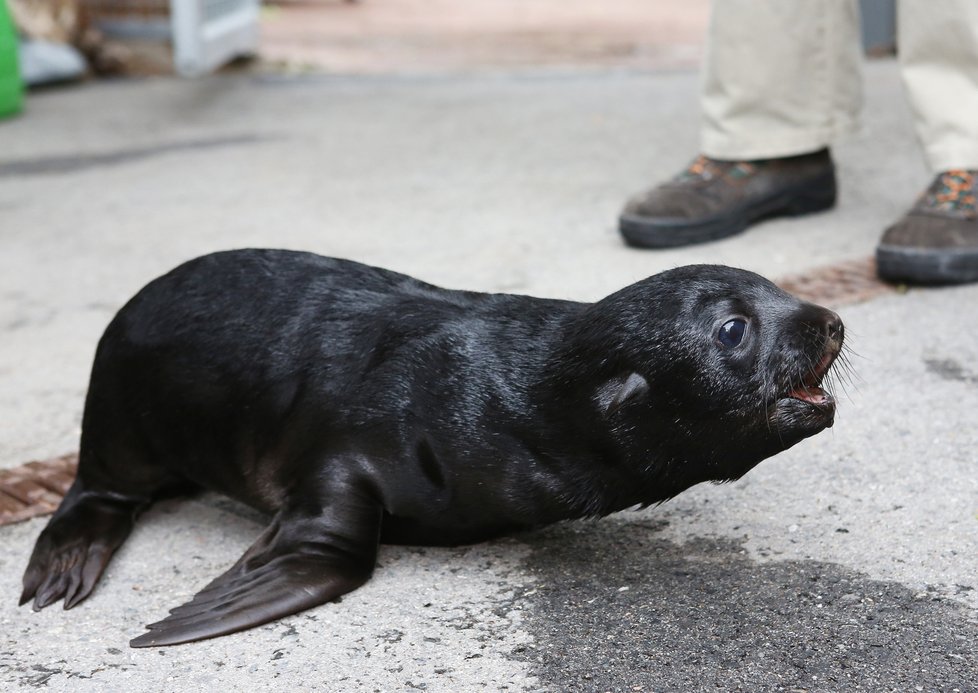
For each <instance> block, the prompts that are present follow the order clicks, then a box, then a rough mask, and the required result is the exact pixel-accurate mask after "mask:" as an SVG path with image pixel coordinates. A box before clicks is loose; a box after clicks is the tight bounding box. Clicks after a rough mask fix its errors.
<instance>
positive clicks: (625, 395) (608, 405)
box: [595, 373, 649, 417]
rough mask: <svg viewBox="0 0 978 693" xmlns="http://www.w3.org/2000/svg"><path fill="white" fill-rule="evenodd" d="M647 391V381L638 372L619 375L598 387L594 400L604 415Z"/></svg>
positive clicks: (611, 412)
mask: <svg viewBox="0 0 978 693" xmlns="http://www.w3.org/2000/svg"><path fill="white" fill-rule="evenodd" d="M648 391H649V381H648V380H646V379H645V378H643V377H642V376H640V375H639V374H638V373H629V374H628V375H619V376H616V377H614V378H612V379H611V380H609V381H608V382H606V383H605V384H604V385H602V386H601V387H599V388H598V392H597V394H595V400H596V401H597V403H598V408H600V409H601V413H602V414H604V415H605V416H606V417H608V416H611V415H612V414H614V413H615V412H616V411H618V410H619V409H620V408H621V406H622V405H623V404H625V403H626V402H629V401H633V400H636V399H638V398H640V397H644V396H645V395H646V394H647V393H648Z"/></svg>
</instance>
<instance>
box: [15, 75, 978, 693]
mask: <svg viewBox="0 0 978 693" xmlns="http://www.w3.org/2000/svg"><path fill="white" fill-rule="evenodd" d="M696 80H697V78H696V75H695V74H694V73H692V72H674V73H659V74H643V73H632V72H621V71H617V72H609V73H595V72H593V71H591V72H589V73H587V74H576V73H573V72H571V73H561V74H553V73H543V74H534V75H522V76H515V75H499V74H497V75H492V76H481V77H466V78H463V77H428V78H420V77H398V78H373V79H344V78H328V79H325V78H318V77H301V78H286V77H276V76H250V75H234V76H220V77H214V78H209V79H205V80H202V81H199V82H190V83H186V82H180V81H176V80H168V79H160V80H145V81H137V82H122V83H100V84H88V85H83V86H80V87H76V88H72V89H66V90H59V91H50V92H44V93H40V94H34V95H32V97H31V99H30V100H29V110H28V113H27V114H26V116H25V117H22V118H20V119H18V120H14V121H9V122H4V123H3V124H0V157H2V161H0V332H2V339H0V426H2V434H0V465H2V466H4V467H12V466H16V465H19V464H21V463H23V462H25V461H27V460H30V459H42V458H45V457H51V456H55V455H58V454H61V453H64V452H68V451H71V450H74V449H76V448H77V435H78V426H79V421H80V417H81V409H82V402H83V397H84V392H85V388H86V381H87V376H88V369H89V367H90V365H91V358H92V354H93V352H94V348H95V343H96V341H97V339H98V336H99V334H100V333H101V330H102V329H103V328H104V326H105V324H106V323H107V322H108V320H109V319H110V318H111V316H112V314H113V312H114V311H115V310H117V309H118V307H119V306H121V305H122V303H123V302H124V301H125V300H126V299H127V298H128V297H129V296H130V295H132V293H134V292H135V291H136V290H137V289H138V288H139V287H140V286H142V285H143V284H145V283H146V282H147V281H148V280H149V279H150V278H152V277H154V276H156V275H158V274H160V273H162V272H164V271H166V270H168V269H169V268H171V267H172V266H174V265H176V264H177V263H179V262H181V261H183V260H185V259H187V258H189V257H192V256H194V255H198V254H201V253H204V252H208V251H211V250H217V249H219V248H229V247H242V246H280V247H290V248H301V249H306V250H312V251H315V252H319V253H323V254H328V255H337V256H341V257H349V258H353V259H357V260H361V261H364V262H368V263H372V264H378V265H382V266H386V267H390V268H392V269H395V270H399V271H403V272H407V273H409V274H413V275H415V276H418V277H420V278H422V279H425V280H427V281H431V282H434V283H438V284H442V285H445V286H451V287H458V288H469V289H478V290H487V291H514V292H520V293H530V294H535V295H541V296H555V297H568V298H577V299H586V300H591V299H595V298H598V297H600V296H603V295H606V294H607V293H610V292H611V291H613V290H615V289H617V288H619V287H621V286H624V285H625V284H628V283H630V282H632V281H634V280H636V279H637V278H640V277H643V276H647V275H649V274H652V273H655V272H657V271H660V270H663V269H666V268H668V267H673V266H677V265H682V264H688V263H693V262H719V263H724V264H730V265H736V266H741V267H747V268H749V269H753V270H756V271H759V272H761V273H763V274H765V275H767V276H770V277H779V276H784V275H788V274H797V273H799V272H803V271H805V270H806V269H811V268H814V267H820V266H823V265H826V264H832V263H834V262H838V261H842V260H850V259H853V258H860V257H865V256H867V255H869V254H870V253H871V252H872V250H873V247H874V245H875V242H876V240H877V238H878V236H879V233H880V232H881V230H882V228H883V227H884V226H885V225H886V224H888V223H889V222H890V221H892V220H893V219H895V218H897V217H898V216H899V215H900V214H901V213H902V212H903V210H904V208H905V207H906V206H907V205H908V204H910V201H911V200H912V199H913V197H914V196H915V195H916V194H917V192H919V190H920V188H922V187H923V186H924V185H925V184H926V182H927V181H928V178H929V177H928V174H927V172H926V170H925V169H924V167H923V165H922V162H921V160H920V157H919V154H918V153H917V149H916V145H915V143H914V140H913V134H912V131H911V127H910V119H909V114H908V112H907V109H906V105H905V103H904V101H903V99H902V94H901V91H900V86H899V79H898V75H897V73H896V70H895V66H894V65H893V64H892V63H890V62H881V63H874V64H871V65H869V66H868V68H867V114H866V120H867V122H868V123H871V124H872V126H871V127H868V128H867V129H866V130H865V131H863V132H862V133H861V134H859V135H856V136H854V137H853V138H851V139H849V140H846V141H845V142H842V143H840V145H839V146H838V147H837V148H836V150H835V152H834V154H835V156H836V158H837V161H838V163H839V178H840V183H841V188H842V196H841V199H840V203H839V206H838V208H837V209H836V210H834V211H832V212H831V213H827V214H821V215H817V216H812V217H805V218H800V219H795V220H777V221H770V222H767V223H764V224H762V225H760V226H758V227H757V228H755V229H753V230H751V231H749V232H747V233H746V234H744V235H743V236H740V237H736V238H733V239H729V240H726V241H724V242H721V243H716V244H713V245H707V246H699V247H694V248H686V249H680V250H675V251H668V252H662V253H646V252H639V251H636V250H630V249H627V248H625V247H624V246H623V245H622V244H621V243H620V241H619V239H618V237H617V235H616V232H615V230H614V220H615V216H616V214H617V212H618V210H619V208H620V206H621V204H622V202H623V201H624V199H625V197H627V196H628V195H629V194H631V193H633V192H635V191H636V190H638V189H639V188H641V187H642V186H644V185H647V184H650V183H651V182H653V181H656V180H661V179H662V178H664V177H666V176H670V175H672V174H673V173H675V171H676V170H678V169H679V168H681V167H682V166H683V165H684V164H685V163H686V162H687V161H688V159H689V158H690V157H691V156H692V155H693V153H694V152H695V148H696V121H695V118H694V117H693V114H695V112H696ZM839 311H840V313H841V315H842V317H843V319H844V320H845V322H846V329H847V341H848V343H849V344H850V345H851V347H852V349H853V351H854V357H853V361H854V369H855V372H856V376H857V377H856V378H855V380H854V381H853V382H851V383H840V385H841V387H840V389H841V390H842V391H843V392H842V394H841V396H840V400H841V401H840V408H839V412H838V416H837V420H836V425H835V427H834V428H833V429H831V430H830V431H827V432H825V433H823V434H821V435H819V436H817V437H816V438H814V439H811V440H808V441H805V442H804V443H802V444H800V445H798V446H797V447H795V448H793V449H792V450H790V451H788V452H787V453H785V454H782V455H780V456H778V457H775V458H773V459H770V460H767V461H765V462H763V463H762V464H761V465H760V466H758V467H757V468H756V469H755V470H753V471H752V472H750V473H749V474H748V475H747V476H746V477H745V478H744V479H742V480H741V481H739V482H736V483H733V484H727V485H723V486H711V485H707V486H701V487H697V488H695V489H692V490H690V491H689V492H687V493H684V494H682V495H680V496H679V497H677V498H676V499H674V500H672V501H670V502H668V503H666V504H663V505H661V506H658V507H653V508H648V509H646V510H642V511H631V512H624V513H620V514H618V515H615V516H613V517H610V518H605V519H603V520H600V521H594V522H579V523H568V524H562V525H559V526H556V527H553V528H550V529H546V530H542V531H539V532H535V533H530V534H524V535H520V536H516V537H511V538H507V539H502V540H499V541H494V542H489V543H485V544H479V545H475V546H469V547H460V548H454V549H444V548H439V549H432V548H414V547H384V548H383V549H382V551H381V554H380V565H379V566H378V569H377V572H376V574H375V577H374V578H373V580H371V581H370V582H369V583H368V584H367V585H365V586H364V587H363V588H361V589H359V590H357V591H355V592H354V593H352V594H349V595H347V596H346V597H344V598H343V600H342V601H341V602H339V603H335V604H328V605H325V606H323V607H321V608H318V609H315V610H312V611H309V612H305V613H303V614H299V615H297V616H294V617H291V618H287V619H283V620H281V621H278V622H276V623H273V624H269V625H267V626H264V627H261V628H257V629H253V630H250V631H247V632H245V633H239V634H235V635H232V636H229V637H225V638H220V639H216V640H212V641H207V642H202V643H195V644H191V645H185V646H178V647H173V648H165V649H150V650H131V649H129V648H128V647H127V645H126V643H127V642H128V640H129V639H130V638H131V637H133V636H135V635H137V634H139V633H140V632H141V630H142V626H143V624H146V623H149V622H152V621H154V620H157V619H159V618H160V617H162V616H163V615H164V614H165V613H166V610H167V609H168V608H170V607H172V606H174V605H176V604H179V603H180V602H181V601H183V600H185V599H186V598H187V597H189V596H190V595H191V594H193V593H194V592H195V591H196V590H197V589H199V588H200V587H201V586H202V585H203V584H205V583H206V582H208V581H209V580H210V579H211V578H213V577H214V576H215V575H217V574H218V573H219V572H221V571H222V570H223V569H224V568H226V567H227V566H228V565H229V564H231V563H232V562H233V561H234V560H236V559H237V557H238V556H239V555H240V554H241V553H242V552H243V551H244V549H245V548H246V547H247V546H248V545H249V544H250V543H251V542H252V541H253V540H254V538H255V537H256V536H257V535H258V534H259V532H260V531H261V528H262V523H263V522H264V519H263V518H261V517H259V516H257V515H255V513H253V512H251V511H249V510H248V509H246V508H243V507H242V506H239V505H237V504H235V503H232V502H230V501H227V500H225V499H221V498H218V497H216V496H209V495H204V496H200V497H196V498H189V499H175V500H169V501H166V502H163V503H160V504H158V505H157V506H156V507H154V508H153V509H152V510H151V511H149V512H148V513H147V514H146V515H145V516H143V518H142V519H141V520H140V522H139V524H138V526H137V528H136V530H135V531H134V533H133V534H132V536H131V538H130V539H129V541H128V542H127V543H126V544H125V546H124V547H123V549H122V550H121V551H120V552H119V554H118V555H117V557H116V558H115V560H114V561H113V562H112V564H111V565H110V566H109V569H108V571H107V573H106V575H105V577H104V578H103V580H102V582H101V584H100V585H99V587H98V588H97V589H96V591H95V593H94V594H93V596H92V597H91V598H90V599H89V600H88V601H87V602H85V603H84V604H82V605H80V606H79V607H77V608H76V609H74V610H72V611H69V612H65V611H62V610H61V609H60V608H58V607H53V608H49V609H46V610H44V611H42V612H40V613H36V614H35V613H32V612H31V611H30V610H29V609H28V608H26V607H25V608H18V607H17V606H16V599H17V596H18V594H19V589H20V576H21V573H22V570H23V568H24V565H25V563H26V560H27V557H28V554H29V551H30V548H31V546H32V544H33V541H34V539H35V538H36V536H37V533H38V532H39V531H40V529H41V527H42V526H43V523H44V520H43V519H41V520H32V521H30V522H26V523H22V524H18V525H11V526H7V527H3V528H0V625H2V628H0V684H2V687H3V688H4V690H33V689H38V688H40V689H45V690H71V691H79V690H81V691H125V690H132V689H139V690H146V691H166V690H174V689H181V690H184V689H186V690H190V689H200V688H204V687H209V688H212V689H218V690H226V689H230V688H233V687H237V688H242V689H248V690H254V689H277V688H289V689H294V690H327V691H344V692H345V691H411V690H426V691H453V692H454V691H479V690H485V691H501V690H507V691H542V690H547V691H603V690H607V691H726V690H738V689H739V690H744V691H801V690H804V691H850V690H866V691H890V690H892V691H901V692H903V691H912V690H924V691H954V690H958V691H975V690H978V683H976V682H978V661H976V654H975V653H976V650H978V647H976V644H975V643H976V634H978V589H976V588H978V580H976V575H978V473H976V472H978V453H976V450H978V416H976V414H975V412H976V411H978V342H976V341H975V338H974V329H975V325H976V324H978V286H967V287H958V288H947V289H934V290H910V291H906V292H894V293H890V294H887V295H884V296H881V297H879V298H875V299H873V300H871V301H869V302H866V303H862V304H858V305H848V306H847V305H843V306H841V307H839Z"/></svg>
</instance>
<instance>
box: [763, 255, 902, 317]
mask: <svg viewBox="0 0 978 693" xmlns="http://www.w3.org/2000/svg"><path fill="white" fill-rule="evenodd" d="M775 284H777V285H778V286H780V287H781V288H782V289H784V290H785V291H787V292H788V293H792V294H794V295H795V296H797V297H799V298H802V299H804V300H806V301H811V302H813V303H821V304H824V305H828V306H844V305H848V304H851V303H861V302H862V301H868V300H869V299H871V298H874V297H876V296H879V295H881V294H885V293H890V292H893V291H896V287H894V286H892V285H891V284H887V283H885V282H883V281H880V279H879V278H878V277H877V276H876V259H875V258H872V257H868V258H861V259H859V260H847V261H846V262H840V263H837V264H834V265H828V266H825V267H817V268H815V269H813V270H809V271H807V272H804V273H802V274H794V275H791V276H788V277H782V278H781V279H779V280H777V281H775Z"/></svg>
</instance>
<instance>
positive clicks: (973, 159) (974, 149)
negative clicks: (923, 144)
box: [927, 141, 978, 175]
mask: <svg viewBox="0 0 978 693" xmlns="http://www.w3.org/2000/svg"><path fill="white" fill-rule="evenodd" d="M927 163H928V164H929V165H930V170H931V172H933V173H934V174H935V175H936V174H938V173H941V172H943V171H950V170H951V169H955V168H957V169H962V168H963V169H968V170H969V171H978V142H973V141H968V142H960V143H958V144H948V145H944V146H941V147H928V148H927Z"/></svg>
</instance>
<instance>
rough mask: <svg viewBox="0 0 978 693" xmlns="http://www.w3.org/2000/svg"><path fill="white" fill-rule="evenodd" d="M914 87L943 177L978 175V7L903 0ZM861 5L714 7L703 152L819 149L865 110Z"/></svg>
mask: <svg viewBox="0 0 978 693" xmlns="http://www.w3.org/2000/svg"><path fill="white" fill-rule="evenodd" d="M897 32H898V36H897V45H898V49H897V52H898V55H899V60H900V71H901V74H902V76H903V83H904V86H905V88H906V91H907V95H908V96H909V99H910V105H911V107H912V109H913V115H914V124H915V126H916V129H917V136H918V137H919V138H920V141H921V144H922V145H923V148H924V151H925V153H926V155H927V161H928V163H929V164H930V167H931V169H932V170H933V171H934V172H935V173H937V172H940V171H946V170H948V169H952V168H966V169H978V0H899V2H898V5H897ZM861 62H862V52H861V48H860V44H859V10H858V7H857V4H856V0H714V3H713V14H712V17H711V20H710V36H709V41H708V44H707V51H706V61H705V65H704V70H703V84H702V105H703V116H704V118H703V120H704V122H703V132H702V151H703V153H704V154H706V155H707V156H710V157H713V158H715V159H730V160H744V159H763V158H770V157H779V156H790V155H792V154H804V153H806V152H812V151H816V150H818V149H821V148H822V147H825V146H827V145H829V144H830V143H832V142H833V141H834V140H835V139H836V138H837V137H838V136H839V135H841V134H843V133H846V132H848V131H851V130H852V129H854V128H855V126H856V124H857V121H858V114H859V110H860V106H861V104H862V84H861V82H862V80H861V75H860V65H861Z"/></svg>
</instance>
